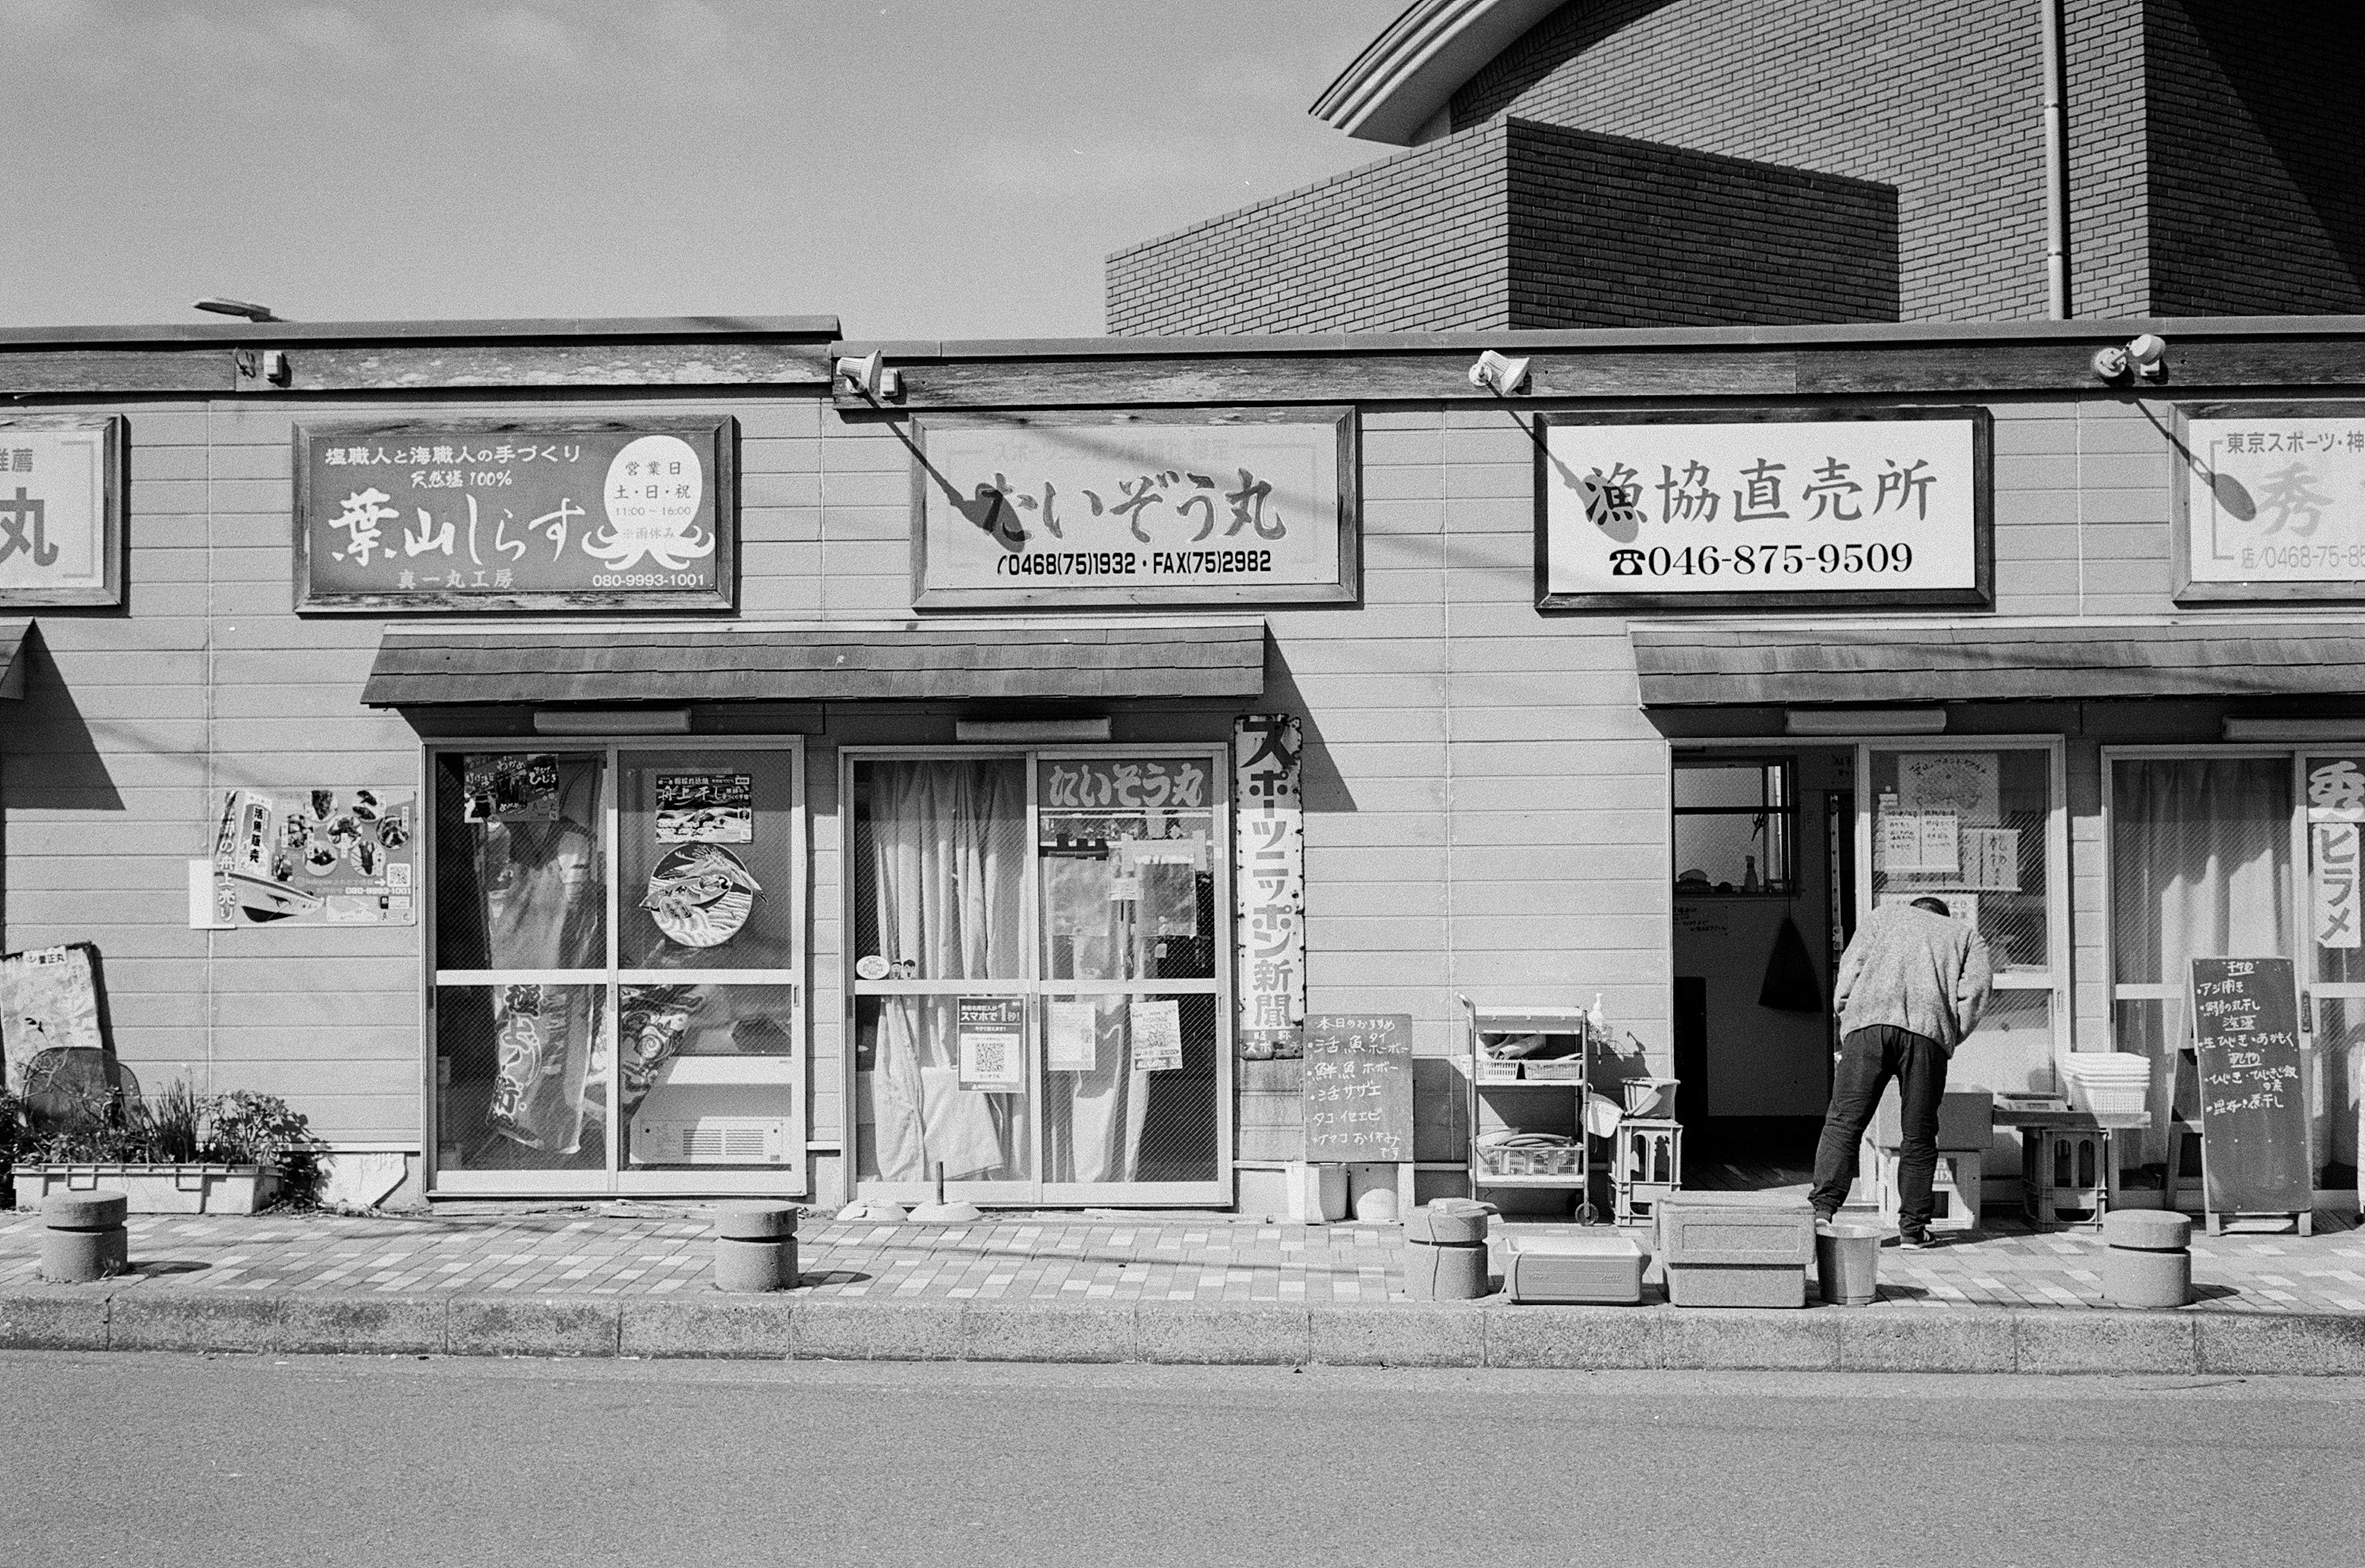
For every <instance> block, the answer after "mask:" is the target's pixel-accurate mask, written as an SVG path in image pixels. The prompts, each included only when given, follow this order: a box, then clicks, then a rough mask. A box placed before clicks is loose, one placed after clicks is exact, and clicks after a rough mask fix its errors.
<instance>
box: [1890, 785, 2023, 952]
mask: <svg viewBox="0 0 2365 1568" xmlns="http://www.w3.org/2000/svg"><path fill="white" fill-rule="evenodd" d="M1869 762H1870V769H1871V777H1870V784H1871V801H1872V808H1873V810H1872V824H1871V825H1872V833H1871V839H1872V844H1871V847H1872V876H1871V890H1872V905H1873V907H1874V908H1876V909H1877V908H1879V907H1881V906H1882V905H1885V904H1891V903H1911V902H1913V901H1914V900H1916V899H1919V898H1923V897H1934V898H1936V899H1938V900H1940V901H1941V902H1944V903H1945V905H1946V907H1947V912H1948V913H1949V914H1951V915H1953V916H1954V917H1955V918H1956V919H1960V920H1967V921H1968V922H1970V923H1971V924H1974V925H1976V926H1978V930H1979V935H1981V936H1983V937H1985V938H1986V939H1987V945H1988V954H1989V957H1990V959H1991V960H1992V961H1993V962H1994V964H1995V968H1996V972H1997V973H1998V974H1999V975H2000V976H2008V975H2011V974H2012V973H2014V972H2019V973H2022V974H2027V975H2039V974H2045V973H2047V972H2049V971H2050V970H2051V969H2052V968H2053V941H2054V931H2053V918H2052V911H2051V902H2052V892H2053V887H2052V878H2053V875H2054V871H2053V868H2052V866H2051V865H2050V863H2049V862H2050V848H2049V840H2050V833H2051V824H2052V814H2053V787H2052V777H2053V776H2052V754H2051V753H2050V752H2049V751H2045V750H2039V749H2035V748H2028V749H2004V748H1994V749H1977V748H1971V747H1964V748H1959V749H1956V748H1948V749H1945V750H1934V749H1933V750H1918V749H1917V750H1910V751H1909V750H1905V749H1902V748H1900V749H1898V750H1894V751H1890V750H1882V749H1877V748H1876V749H1874V750H1873V751H1872V752H1871V754H1870V757H1869Z"/></svg>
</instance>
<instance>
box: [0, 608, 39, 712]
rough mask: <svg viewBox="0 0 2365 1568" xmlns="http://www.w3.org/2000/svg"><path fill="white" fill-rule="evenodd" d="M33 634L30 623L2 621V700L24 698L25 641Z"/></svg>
mask: <svg viewBox="0 0 2365 1568" xmlns="http://www.w3.org/2000/svg"><path fill="white" fill-rule="evenodd" d="M32 632H33V623H32V622H29V621H0V698H15V699H17V700H22V699H23V698H24V695H25V665H26V662H27V661H26V658H25V639H26V638H28V637H29V636H30V635H32Z"/></svg>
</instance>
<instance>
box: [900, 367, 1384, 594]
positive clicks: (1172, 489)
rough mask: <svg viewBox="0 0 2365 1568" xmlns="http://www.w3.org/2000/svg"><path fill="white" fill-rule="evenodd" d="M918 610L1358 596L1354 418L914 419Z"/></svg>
mask: <svg viewBox="0 0 2365 1568" xmlns="http://www.w3.org/2000/svg"><path fill="white" fill-rule="evenodd" d="M904 439H905V441H906V442H907V443H908V444H909V446H910V447H911V450H912V458H913V476H912V485H913V488H912V519H913V521H912V550H913V562H912V574H913V605H914V606H916V607H917V608H919V609H923V610H933V609H953V608H958V609H970V610H978V609H985V610H995V609H1014V608H1018V607H1021V606H1041V605H1050V604H1059V605H1102V606H1108V605H1135V604H1143V605H1149V604H1157V605H1166V604H1235V603H1267V604H1292V603H1319V602H1331V601H1339V600H1351V599H1354V598H1355V597H1356V595H1357V592H1358V591H1359V590H1358V577H1357V570H1356V499H1355V494H1356V491H1355V476H1356V442H1355V413H1354V410H1353V409H1339V408H1310V409H1159V410H1157V411H1156V412H1154V413H1133V412H1129V411H1105V410H1092V409H1061V410H1050V411H1045V412H1039V413H1025V414H924V415H921V416H918V417H916V418H914V419H913V420H911V421H910V425H909V431H908V433H907V434H905V436H904Z"/></svg>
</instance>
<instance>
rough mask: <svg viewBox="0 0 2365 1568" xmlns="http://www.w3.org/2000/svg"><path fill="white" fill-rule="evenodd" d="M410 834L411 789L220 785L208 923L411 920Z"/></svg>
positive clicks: (414, 910)
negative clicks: (224, 787)
mask: <svg viewBox="0 0 2365 1568" xmlns="http://www.w3.org/2000/svg"><path fill="white" fill-rule="evenodd" d="M555 798H556V797H555V796H554V797H553V799H554V801H555ZM417 838H418V795H417V792H416V791H415V790H405V789H391V788H388V789H363V790H226V791H224V793H223V796H222V810H221V817H220V820H219V823H218V824H217V825H216V827H215V830H214V856H213V864H214V888H213V897H214V908H213V912H212V913H213V918H212V920H211V921H210V922H208V924H210V925H213V926H215V927H219V926H225V925H231V924H236V925H266V924H288V925H409V924H413V923H414V922H415V921H416V920H417V918H418V903H417V894H418V890H417V887H416V885H415V883H414V880H413V872H414V869H415V856H416V854H417V846H416V842H415V841H416V840H417Z"/></svg>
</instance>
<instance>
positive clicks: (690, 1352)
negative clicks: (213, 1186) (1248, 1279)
mask: <svg viewBox="0 0 2365 1568" xmlns="http://www.w3.org/2000/svg"><path fill="white" fill-rule="evenodd" d="M0 1350H184V1351H188V1350H194V1351H203V1352H225V1351H227V1352H243V1353H264V1352H275V1353H279V1354H296V1353H301V1354H347V1355H419V1356H426V1355H448V1356H537V1357H588V1358H600V1359H609V1358H616V1357H638V1358H651V1359H661V1358H679V1357H712V1358H727V1359H737V1360H746V1361H779V1360H795V1361H1061V1362H1113V1361H1154V1362H1163V1363H1169V1364H1177V1365H1200V1366H1218V1365H1221V1366H1381V1367H1513V1368H1575V1369H1585V1370H1591V1371H1670V1372H1673V1371H1793V1372H2154V1373H2161V1372H2164V1373H2178V1372H2183V1373H2214V1374H2225V1375H2235V1376H2245V1375H2288V1374H2311V1375H2347V1376H2359V1375H2365V1316H2331V1315H2310V1314H2281V1313H2272V1314H2270V1313H2255V1312H2213V1311H2208V1310H2205V1309H2188V1310H2186V1311H2182V1312H2121V1311H2111V1310H2096V1309H2079V1310H2075V1311H2072V1310H2068V1309H2064V1310H2060V1311H2047V1310H2045V1309H2042V1308H2013V1309H2002V1308H1998V1309H1992V1310H1988V1311H1981V1312H1932V1311H1927V1310H1924V1309H1921V1308H1915V1307H1888V1306H1870V1307H1855V1308H1848V1307H1809V1308H1807V1309H1805V1310H1802V1311H1797V1312H1785V1311H1769V1310H1754V1309H1744V1308H1694V1309H1685V1308H1679V1307H1668V1306H1646V1307H1586V1306H1512V1305H1508V1304H1505V1303H1502V1302H1487V1303H1481V1304H1472V1305H1460V1304H1450V1305H1431V1304H1405V1303H1397V1304H1392V1305H1372V1306H1335V1305H1332V1306H1283V1305H1276V1304H1273V1303H1266V1302H1261V1303H1256V1304H1252V1305H1251V1304H1232V1305H1216V1304H1200V1303H1192V1302H1178V1303H1174V1304H1172V1305H1168V1304H1165V1303H1143V1304H1139V1305H1132V1304H1120V1303H1114V1302H1111V1303H1096V1302H1069V1301H1047V1302H1034V1301H996V1302H980V1301H905V1302H895V1301H869V1300H858V1299H848V1298H846V1297H844V1296H809V1295H798V1294H793V1293H787V1292H783V1293H781V1294H777V1295H724V1294H721V1293H719V1292H712V1291H709V1292H705V1293H703V1294H696V1295H668V1296H632V1297H624V1296H558V1295H535V1296H510V1297H496V1298H489V1299H488V1298H486V1297H482V1296H457V1297H453V1296H437V1295H379V1294H368V1295H356V1294H342V1295H330V1294H321V1295H313V1294H275V1295H262V1294H257V1295H246V1294H237V1295H232V1294H219V1295H216V1294H196V1293H192V1292H186V1291H159V1290H154V1289H141V1288H138V1287H124V1286H118V1285H110V1284H106V1283H101V1284H95V1285H58V1286H43V1287H40V1288H38V1289H35V1290H30V1291H17V1292H13V1293H0Z"/></svg>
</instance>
